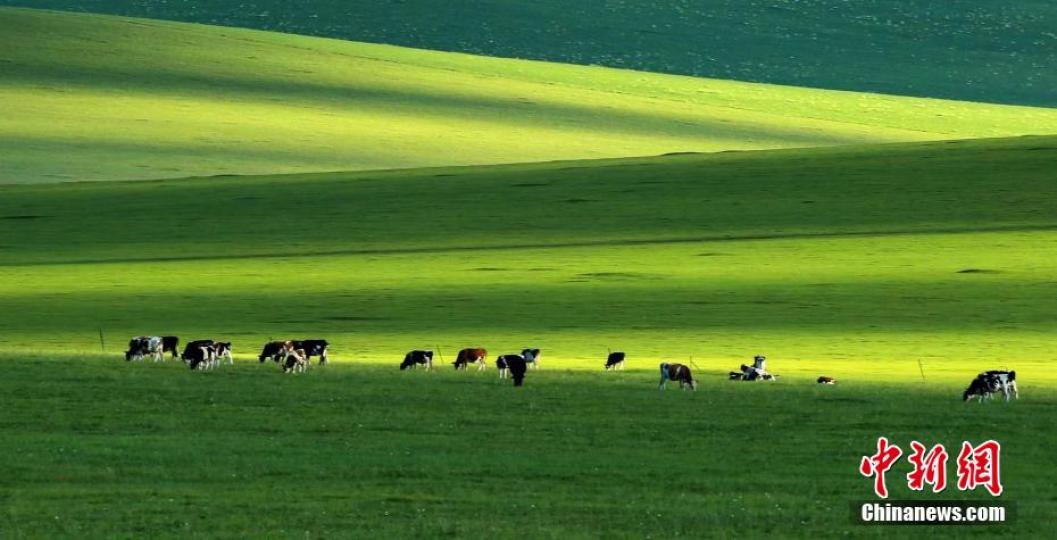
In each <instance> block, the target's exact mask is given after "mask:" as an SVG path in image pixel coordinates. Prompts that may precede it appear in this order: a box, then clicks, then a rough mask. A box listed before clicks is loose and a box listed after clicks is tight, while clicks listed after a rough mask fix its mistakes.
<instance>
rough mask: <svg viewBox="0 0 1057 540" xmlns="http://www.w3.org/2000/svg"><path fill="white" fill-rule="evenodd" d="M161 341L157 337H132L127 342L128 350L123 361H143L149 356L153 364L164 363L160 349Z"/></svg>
mask: <svg viewBox="0 0 1057 540" xmlns="http://www.w3.org/2000/svg"><path fill="white" fill-rule="evenodd" d="M162 340H163V338H160V337H158V336H139V337H134V338H132V339H131V340H129V342H128V350H127V351H125V361H126V362H128V361H132V360H137V361H138V360H143V357H145V356H150V357H151V358H152V359H153V360H154V361H155V362H164V361H165V353H164V352H163V350H164V349H163V348H162Z"/></svg>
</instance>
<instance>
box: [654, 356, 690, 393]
mask: <svg viewBox="0 0 1057 540" xmlns="http://www.w3.org/2000/svg"><path fill="white" fill-rule="evenodd" d="M669 380H673V381H679V389H680V390H685V389H686V387H687V386H689V387H690V389H691V390H697V381H695V380H694V376H693V375H692V374H691V373H690V368H688V367H686V366H684V365H682V364H669V363H667V362H664V363H662V364H661V384H660V389H661V390H664V387H665V386H667V384H668V381H669Z"/></svg>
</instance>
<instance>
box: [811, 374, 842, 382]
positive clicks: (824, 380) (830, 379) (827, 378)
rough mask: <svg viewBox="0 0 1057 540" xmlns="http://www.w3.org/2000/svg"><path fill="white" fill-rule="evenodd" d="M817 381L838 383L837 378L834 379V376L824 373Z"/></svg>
mask: <svg viewBox="0 0 1057 540" xmlns="http://www.w3.org/2000/svg"><path fill="white" fill-rule="evenodd" d="M815 382H816V383H818V384H837V379H834V378H833V377H827V376H825V375H822V376H820V377H819V378H818V380H817V381H815Z"/></svg>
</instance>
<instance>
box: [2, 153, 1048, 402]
mask: <svg viewBox="0 0 1057 540" xmlns="http://www.w3.org/2000/svg"><path fill="white" fill-rule="evenodd" d="M1055 161H1057V139H1055V138H1054V137H1024V138H1014V139H996V140H978V141H961V142H937V143H914V144H897V145H881V146H859V147H840V148H831V149H803V150H797V149H794V150H775V151H767V152H740V153H739V152H731V153H720V154H709V155H679V156H666V157H658V158H634V159H621V160H602V161H597V160H593V161H582V162H560V163H547V164H533V165H511V166H492V167H470V168H441V169H424V170H413V171H383V172H362V173H335V174H319V175H295V176H267V177H235V178H202V179H182V180H172V181H152V182H104V183H85V184H50V185H39V186H6V187H3V188H2V189H0V223H3V224H4V227H2V228H0V264H2V266H0V296H2V297H3V298H4V302H5V309H4V310H3V313H4V314H3V315H2V319H0V324H2V325H3V327H4V328H6V329H7V335H5V336H3V337H2V338H0V339H3V340H6V341H8V342H11V343H24V342H26V341H27V340H28V341H30V342H32V343H36V344H37V347H39V348H41V350H45V351H47V350H53V351H68V352H90V351H93V350H98V348H99V342H98V341H99V336H98V331H99V330H100V329H103V330H104V332H105V333H106V334H107V335H108V336H110V338H109V342H108V344H107V350H108V351H109V354H111V355H114V354H116V353H117V351H118V349H120V348H121V347H122V346H123V345H124V343H123V342H124V340H126V339H127V336H130V335H134V334H143V333H175V334H177V335H181V336H185V337H188V338H189V337H193V336H203V335H210V336H227V337H231V338H232V339H234V340H235V341H236V342H237V344H238V347H237V352H239V353H241V354H242V355H243V356H244V357H245V356H250V355H252V354H253V353H255V352H257V351H256V350H255V349H256V347H258V346H259V344H260V343H261V342H263V341H264V340H266V339H268V338H269V337H279V336H293V335H304V336H306V337H307V336H308V335H312V336H317V335H318V336H323V337H326V338H328V339H331V340H332V341H333V342H335V343H336V348H335V351H336V353H335V354H336V355H337V357H338V358H341V359H344V360H347V361H354V362H386V363H391V362H394V361H395V360H398V359H399V357H400V356H401V355H402V354H403V351H406V350H409V349H411V348H420V347H429V348H433V347H439V348H440V350H441V351H442V353H445V354H447V355H448V356H447V357H445V358H446V359H448V360H449V361H450V360H451V358H450V355H451V354H453V353H454V351H455V349H456V348H458V347H462V346H471V345H483V346H486V347H489V348H490V349H492V351H493V352H498V351H501V350H513V349H520V347H522V346H523V345H525V344H529V343H533V344H537V345H538V346H540V347H541V348H543V349H544V350H546V351H548V356H546V357H545V358H546V360H545V362H549V363H550V365H551V366H561V367H586V368H594V367H595V366H596V363H597V362H599V361H600V360H599V358H600V357H602V356H603V355H604V353H605V351H606V349H607V348H614V349H626V350H627V352H628V353H629V354H630V355H631V357H632V358H633V359H634V360H633V362H632V364H633V365H634V366H637V367H648V366H651V365H654V364H655V363H656V362H657V361H659V360H662V359H685V358H686V357H687V356H689V355H691V354H692V355H694V357H695V359H696V362H697V363H698V364H699V365H701V366H702V367H703V368H705V367H706V366H707V369H708V370H709V371H710V372H711V373H717V374H718V373H723V372H725V371H726V370H728V369H730V368H734V367H737V365H738V364H739V363H740V361H741V360H743V359H746V358H748V357H749V356H751V354H753V353H756V352H766V353H769V354H770V355H772V357H773V358H774V359H775V360H774V361H775V365H774V368H775V370H776V371H778V372H780V373H786V374H791V375H795V374H798V373H799V374H802V375H804V376H808V375H810V374H817V373H818V372H829V373H832V374H834V375H836V376H839V377H863V378H871V379H876V378H880V379H883V380H906V377H907V376H911V375H912V376H914V377H917V376H918V365H917V361H918V360H922V361H924V363H925V365H926V367H927V369H928V370H929V377H933V378H939V379H943V380H961V379H964V378H965V376H966V374H967V373H972V372H974V370H977V369H981V368H985V367H988V366H994V365H1006V364H1009V365H1016V366H1017V368H1018V369H1020V370H1021V371H1022V372H1024V373H1025V376H1024V378H1025V380H1026V382H1025V384H1026V385H1027V386H1029V387H1030V386H1031V385H1033V384H1043V383H1045V384H1053V383H1054V382H1057V380H1055V379H1054V377H1053V375H1052V374H1050V370H1048V369H1046V366H1048V365H1049V360H1048V359H1049V351H1052V350H1054V348H1055V347H1057V341H1055V338H1054V335H1053V334H1052V332H1050V328H1051V322H1050V313H1051V311H1052V308H1053V302H1052V298H1053V297H1054V292H1057V291H1055V290H1054V281H1053V275H1052V268H1053V264H1054V261H1055V259H1057V251H1054V249H1053V248H1052V246H1053V245H1055V244H1054V243H1053V242H1052V240H1053V238H1054V235H1055V234H1057V232H1055V230H1054V229H1055V228H1057V222H1055V221H1054V216H1053V212H1052V208H1053V207H1054V206H1053V205H1054V201H1055V200H1057V192H1055V190H1057V184H1055V182H1054V176H1053V174H1054V173H1053V170H1054V168H1053V165H1054V163H1055Z"/></svg>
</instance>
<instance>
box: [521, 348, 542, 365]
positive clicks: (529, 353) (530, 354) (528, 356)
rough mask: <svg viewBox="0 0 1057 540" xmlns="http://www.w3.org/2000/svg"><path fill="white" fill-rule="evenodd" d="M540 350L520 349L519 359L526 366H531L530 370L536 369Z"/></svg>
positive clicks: (538, 363)
mask: <svg viewBox="0 0 1057 540" xmlns="http://www.w3.org/2000/svg"><path fill="white" fill-rule="evenodd" d="M540 356H541V353H540V350H539V349H522V350H521V358H523V359H524V360H525V363H526V364H532V369H538V368H539V367H540Z"/></svg>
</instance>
